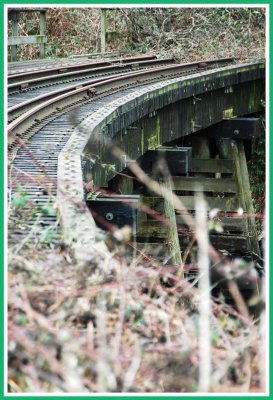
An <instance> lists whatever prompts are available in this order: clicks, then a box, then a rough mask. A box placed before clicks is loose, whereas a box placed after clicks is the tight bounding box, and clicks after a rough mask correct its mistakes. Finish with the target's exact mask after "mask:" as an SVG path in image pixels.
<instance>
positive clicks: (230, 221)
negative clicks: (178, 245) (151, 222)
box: [176, 215, 245, 232]
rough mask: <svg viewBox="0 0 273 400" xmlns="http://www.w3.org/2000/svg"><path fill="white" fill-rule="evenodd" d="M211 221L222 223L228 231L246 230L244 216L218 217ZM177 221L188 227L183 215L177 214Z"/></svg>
mask: <svg viewBox="0 0 273 400" xmlns="http://www.w3.org/2000/svg"><path fill="white" fill-rule="evenodd" d="M210 221H211V222H215V223H217V224H220V225H221V226H222V228H223V230H224V231H226V232H242V231H244V230H245V224H244V219H243V218H242V217H216V218H214V219H213V220H210ZM176 223H177V224H178V225H180V226H183V227H185V228H186V226H185V223H184V220H183V217H182V216H181V215H177V216H176Z"/></svg>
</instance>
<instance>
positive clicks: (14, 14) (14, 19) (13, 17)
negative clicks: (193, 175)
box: [11, 11, 19, 61]
mask: <svg viewBox="0 0 273 400" xmlns="http://www.w3.org/2000/svg"><path fill="white" fill-rule="evenodd" d="M18 21H19V13H18V12H17V11H14V12H12V13H11V29H12V36H18ZM11 61H17V45H13V46H11Z"/></svg>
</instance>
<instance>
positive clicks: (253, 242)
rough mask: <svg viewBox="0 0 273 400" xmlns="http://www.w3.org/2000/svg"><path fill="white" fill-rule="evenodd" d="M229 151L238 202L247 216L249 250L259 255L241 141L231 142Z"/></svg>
mask: <svg viewBox="0 0 273 400" xmlns="http://www.w3.org/2000/svg"><path fill="white" fill-rule="evenodd" d="M231 151H232V155H233V158H234V162H235V171H236V176H237V180H238V186H239V195H240V200H241V203H242V206H243V209H244V211H246V213H247V214H249V216H248V217H247V219H246V226H247V229H248V233H249V240H250V246H251V250H252V251H253V252H254V253H255V254H257V255H260V249H259V244H258V240H257V230H256V224H255V218H254V217H253V214H254V208H253V203H252V197H251V191H250V184H249V175H248V169H247V163H246V156H245V149H244V144H243V142H242V141H241V140H238V141H232V142H231ZM251 215H252V216H251Z"/></svg>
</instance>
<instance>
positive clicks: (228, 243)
mask: <svg viewBox="0 0 273 400" xmlns="http://www.w3.org/2000/svg"><path fill="white" fill-rule="evenodd" d="M209 237H210V242H211V244H212V245H213V246H214V247H215V248H216V249H217V250H225V251H228V252H230V253H238V254H242V253H245V252H247V251H248V249H249V238H248V237H245V236H237V235H213V234H210V235H209ZM179 240H180V246H181V250H182V251H183V250H184V249H185V248H186V246H187V241H186V240H185V237H184V236H183V235H179Z"/></svg>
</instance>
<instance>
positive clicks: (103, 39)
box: [100, 8, 106, 53]
mask: <svg viewBox="0 0 273 400" xmlns="http://www.w3.org/2000/svg"><path fill="white" fill-rule="evenodd" d="M100 32H101V34H100V40H101V42H100V43H101V45H100V51H101V53H105V45H106V8H101V17H100Z"/></svg>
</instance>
